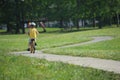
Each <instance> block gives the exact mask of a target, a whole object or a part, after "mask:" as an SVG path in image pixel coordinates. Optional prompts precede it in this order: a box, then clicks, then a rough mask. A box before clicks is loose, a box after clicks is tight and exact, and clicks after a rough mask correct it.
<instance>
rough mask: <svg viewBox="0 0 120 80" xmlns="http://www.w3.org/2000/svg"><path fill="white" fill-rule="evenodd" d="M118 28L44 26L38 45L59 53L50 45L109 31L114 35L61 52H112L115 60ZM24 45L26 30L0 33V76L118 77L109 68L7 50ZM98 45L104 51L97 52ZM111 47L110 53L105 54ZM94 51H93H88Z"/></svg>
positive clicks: (38, 79)
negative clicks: (47, 59)
mask: <svg viewBox="0 0 120 80" xmlns="http://www.w3.org/2000/svg"><path fill="white" fill-rule="evenodd" d="M56 30H57V31H56ZM40 31H41V29H40ZM119 31H120V29H119V28H106V29H101V30H88V31H75V32H65V33H62V32H60V31H59V30H58V29H54V30H52V28H50V29H47V33H40V35H39V36H38V39H37V43H38V46H37V49H38V50H40V49H44V48H45V49H46V48H48V52H51V53H53V52H54V54H60V53H58V52H57V50H58V51H61V49H59V48H55V49H52V50H51V49H49V48H54V47H56V46H63V45H68V44H74V43H80V42H85V41H89V40H92V38H91V36H107V35H109V36H113V37H114V38H115V39H113V40H110V41H105V42H99V43H97V44H91V45H92V46H91V45H85V46H79V47H72V48H67V49H63V51H62V53H61V54H66V52H67V51H68V52H72V51H73V52H79V51H82V52H83V53H84V52H85V51H86V50H88V51H86V54H83V53H74V54H72V53H70V54H69V53H67V55H75V56H91V57H97V56H98V57H99V56H100V55H101V54H102V55H103V56H105V55H104V54H106V56H105V57H104V58H107V59H108V58H109V59H113V57H108V56H113V55H111V54H114V58H116V59H115V60H119V58H118V57H119V49H120V46H119V42H120V41H119V40H120V35H119ZM0 32H3V31H0ZM109 43H111V44H109ZM103 44H104V45H103ZM105 44H106V45H105ZM111 45H112V46H111ZM27 47H28V36H27V34H18V35H9V34H4V35H3V34H2V35H0V80H120V74H115V73H112V72H106V71H102V70H97V69H92V68H84V67H80V66H75V65H71V64H64V63H61V62H48V61H46V60H44V59H42V60H41V59H36V58H29V57H24V56H16V55H11V54H8V53H9V52H12V51H23V50H26V49H27ZM86 48H87V49H86ZM101 49H102V50H103V51H102V52H100V54H98V53H97V52H99V51H101ZM70 50H71V51H70ZM110 50H111V53H109V54H107V53H108V52H109V51H110ZM107 51H108V52H107ZM93 52H94V55H92V54H91V53H93ZM116 54H117V55H116Z"/></svg>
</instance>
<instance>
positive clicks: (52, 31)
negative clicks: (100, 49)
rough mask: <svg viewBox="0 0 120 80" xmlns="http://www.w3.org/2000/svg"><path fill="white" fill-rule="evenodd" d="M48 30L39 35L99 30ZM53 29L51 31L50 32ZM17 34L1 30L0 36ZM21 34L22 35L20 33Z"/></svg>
mask: <svg viewBox="0 0 120 80" xmlns="http://www.w3.org/2000/svg"><path fill="white" fill-rule="evenodd" d="M47 29H48V30H47V31H46V32H44V31H39V33H42V34H53V33H56V34H61V33H72V32H80V31H89V30H97V29H98V28H80V29H76V28H73V29H69V30H66V29H64V28H57V29H56V30H54V29H53V30H52V28H47ZM49 29H51V30H49ZM14 34H15V33H11V32H6V31H5V30H0V35H14ZM19 34H22V33H19Z"/></svg>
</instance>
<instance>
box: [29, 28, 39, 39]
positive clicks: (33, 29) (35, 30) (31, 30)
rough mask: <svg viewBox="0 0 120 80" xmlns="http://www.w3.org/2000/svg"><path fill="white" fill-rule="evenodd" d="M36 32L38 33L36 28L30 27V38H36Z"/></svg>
mask: <svg viewBox="0 0 120 80" xmlns="http://www.w3.org/2000/svg"><path fill="white" fill-rule="evenodd" d="M37 34H38V31H37V29H36V28H30V32H29V35H30V38H36V37H37Z"/></svg>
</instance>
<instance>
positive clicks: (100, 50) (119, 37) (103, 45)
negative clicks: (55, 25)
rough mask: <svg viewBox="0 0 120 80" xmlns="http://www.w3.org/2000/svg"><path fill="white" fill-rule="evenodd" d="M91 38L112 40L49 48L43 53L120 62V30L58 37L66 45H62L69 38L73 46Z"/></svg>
mask: <svg viewBox="0 0 120 80" xmlns="http://www.w3.org/2000/svg"><path fill="white" fill-rule="evenodd" d="M63 36H66V37H63ZM67 36H68V37H67ZM92 36H112V37H113V38H114V39H112V40H109V41H102V42H97V43H92V44H87V45H82V46H77V47H69V48H52V49H51V48H50V49H47V50H45V51H44V52H46V53H52V54H62V55H74V56H82V57H95V58H103V59H113V60H120V28H105V29H100V30H90V31H83V32H74V33H67V34H64V35H60V36H59V40H60V39H61V38H62V40H63V41H64V42H65V43H66V44H63V45H67V43H68V41H67V40H66V39H67V38H69V40H70V39H71V41H70V43H69V44H72V43H74V44H75V43H81V42H84V41H87V40H90V39H91V37H92ZM55 40H56V39H55ZM59 40H58V41H59ZM79 41H80V42H79ZM46 43H47V42H46ZM60 43H61V42H60ZM56 44H58V43H56ZM46 45H47V44H46Z"/></svg>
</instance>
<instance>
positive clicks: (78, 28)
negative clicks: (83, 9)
mask: <svg viewBox="0 0 120 80" xmlns="http://www.w3.org/2000/svg"><path fill="white" fill-rule="evenodd" d="M76 22H77V30H79V28H80V27H79V19H77V21H76Z"/></svg>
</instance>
